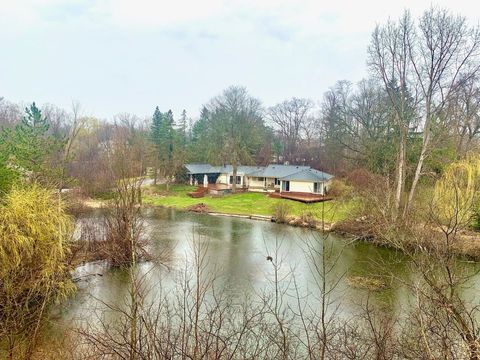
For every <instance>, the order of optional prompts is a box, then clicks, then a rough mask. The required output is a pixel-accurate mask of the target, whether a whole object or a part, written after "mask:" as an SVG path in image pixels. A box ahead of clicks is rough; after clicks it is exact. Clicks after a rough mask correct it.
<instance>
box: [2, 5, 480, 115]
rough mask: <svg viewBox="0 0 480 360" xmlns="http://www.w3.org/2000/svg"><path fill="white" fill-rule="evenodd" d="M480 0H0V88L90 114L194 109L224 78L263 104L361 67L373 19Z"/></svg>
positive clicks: (357, 74) (316, 91) (311, 94)
mask: <svg viewBox="0 0 480 360" xmlns="http://www.w3.org/2000/svg"><path fill="white" fill-rule="evenodd" d="M479 3H480V2H479V1H475V0H455V1H433V2H432V1H420V0H415V1H388V0H383V1H369V0H362V1H354V0H352V1H343V0H333V1H332V0H330V1H323V0H316V1H307V0H305V1H299V0H297V1H293V0H286V1H282V0H256V1H255V0H226V1H220V0H192V1H186V0H171V1H162V0H0V49H1V50H0V96H3V97H5V98H7V99H8V100H10V101H15V102H18V101H26V102H30V101H36V102H37V103H38V104H44V103H53V104H55V105H58V106H61V107H65V108H68V107H69V106H70V103H71V101H72V100H78V101H79V102H80V103H81V104H82V107H83V109H84V113H86V114H89V115H95V116H97V117H101V118H111V117H112V116H113V115H114V114H117V113H121V112H130V113H135V114H137V115H139V116H141V117H143V116H146V115H151V114H152V113H153V110H154V108H155V106H156V105H158V106H159V107H160V109H161V110H162V111H166V110H168V109H170V108H171V109H172V110H173V111H174V113H175V116H176V117H178V115H179V114H180V112H181V110H182V109H183V108H185V109H186V110H187V112H188V114H189V116H192V117H196V116H197V114H198V113H199V109H200V107H201V105H202V104H203V103H205V102H207V101H208V100H209V99H210V98H211V97H212V96H215V95H217V94H218V93H220V92H221V91H222V90H223V89H224V88H225V87H227V86H229V85H234V84H235V85H243V86H246V87H247V88H248V90H249V92H250V93H251V94H252V95H254V96H256V97H258V98H260V99H261V100H262V101H263V103H264V105H265V106H270V105H274V104H275V103H277V102H280V101H282V100H284V99H286V98H289V97H292V96H297V97H307V98H311V99H312V100H315V101H317V100H319V99H321V97H322V95H323V93H324V92H325V91H326V90H327V89H328V88H329V87H330V86H332V85H333V84H334V83H335V82H336V81H337V80H342V79H347V80H350V81H353V82H356V81H358V80H360V79H361V78H363V77H365V75H366V49H367V45H368V43H369V40H370V34H371V32H372V30H373V29H374V27H375V25H376V24H377V23H383V22H385V21H386V20H387V19H388V18H389V17H390V18H395V19H396V18H398V17H399V16H400V15H401V14H402V12H403V10H404V9H406V8H408V9H410V10H411V11H412V14H413V15H414V16H415V17H418V16H419V15H420V14H421V13H422V11H423V10H425V9H426V8H428V7H429V6H430V5H431V4H433V5H438V6H440V7H446V8H449V9H451V10H452V11H454V12H456V13H460V14H462V15H466V16H467V17H469V19H470V20H471V21H472V23H477V22H478V21H479V16H480V5H479Z"/></svg>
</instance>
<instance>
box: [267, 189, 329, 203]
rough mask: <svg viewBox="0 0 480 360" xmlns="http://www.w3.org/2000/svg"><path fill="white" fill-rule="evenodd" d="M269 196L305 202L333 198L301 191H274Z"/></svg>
mask: <svg viewBox="0 0 480 360" xmlns="http://www.w3.org/2000/svg"><path fill="white" fill-rule="evenodd" d="M270 197H272V198H276V199H288V200H294V201H300V202H302V203H305V204H310V203H316V202H322V201H329V200H333V198H332V197H331V196H323V195H320V194H311V193H301V192H275V193H271V194H270Z"/></svg>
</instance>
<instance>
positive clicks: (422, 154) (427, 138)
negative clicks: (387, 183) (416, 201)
mask: <svg viewBox="0 0 480 360" xmlns="http://www.w3.org/2000/svg"><path fill="white" fill-rule="evenodd" d="M431 117H432V115H431V112H430V103H429V102H427V117H426V121H425V129H424V130H423V143H422V150H421V152H420V157H419V158H418V162H417V168H416V169H415V176H414V178H413V182H412V187H411V188H410V193H409V194H408V199H407V202H406V203H405V208H404V209H403V217H405V216H406V215H407V213H408V210H409V209H410V207H411V204H412V202H413V197H414V196H415V191H416V189H417V185H418V180H420V175H421V174H422V169H423V163H424V162H425V159H426V158H427V155H428V154H427V152H428V147H429V145H430V134H431V132H430V123H431Z"/></svg>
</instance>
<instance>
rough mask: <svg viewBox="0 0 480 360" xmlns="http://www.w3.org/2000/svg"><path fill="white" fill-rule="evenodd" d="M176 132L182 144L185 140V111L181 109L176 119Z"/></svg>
mask: <svg viewBox="0 0 480 360" xmlns="http://www.w3.org/2000/svg"><path fill="white" fill-rule="evenodd" d="M178 132H179V136H180V139H181V143H182V144H183V145H185V144H186V142H187V111H186V110H185V109H183V111H182V114H181V115H180V120H179V121H178Z"/></svg>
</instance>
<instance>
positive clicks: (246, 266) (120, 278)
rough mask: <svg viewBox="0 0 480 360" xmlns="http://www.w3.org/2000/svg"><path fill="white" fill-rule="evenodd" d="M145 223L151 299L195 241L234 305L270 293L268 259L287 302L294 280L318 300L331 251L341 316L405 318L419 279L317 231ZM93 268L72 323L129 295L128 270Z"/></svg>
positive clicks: (152, 212)
mask: <svg viewBox="0 0 480 360" xmlns="http://www.w3.org/2000/svg"><path fill="white" fill-rule="evenodd" d="M87 218H89V219H90V220H92V219H93V220H95V219H97V221H98V222H100V220H99V219H100V218H101V214H100V213H99V212H92V213H91V214H89V215H87ZM144 219H145V229H146V237H147V238H148V239H149V240H150V244H151V250H152V252H153V253H154V254H155V255H156V256H157V257H158V258H159V259H160V261H161V263H162V264H163V265H164V266H160V267H155V266H153V264H151V263H144V264H142V265H141V266H139V268H138V271H139V272H140V273H141V274H147V275H146V276H145V279H146V281H147V282H148V287H149V288H150V289H153V290H154V291H153V292H152V293H153V294H156V291H159V290H160V289H162V290H163V291H167V292H168V289H173V288H174V286H175V284H177V285H178V281H179V278H180V277H181V274H182V273H183V270H184V268H185V263H186V262H187V263H188V262H190V263H191V262H192V261H193V248H192V244H193V243H194V242H201V243H202V244H204V245H205V246H206V253H205V256H206V267H205V270H206V272H207V273H209V274H210V275H211V276H212V277H214V278H215V279H216V286H217V288H218V289H221V290H223V291H224V292H225V295H226V296H228V297H230V298H231V299H240V298H243V297H245V296H249V295H250V296H256V294H259V293H264V292H266V293H269V292H270V293H271V292H272V284H271V281H272V280H273V278H274V273H273V263H272V262H271V261H268V260H267V256H272V257H273V259H274V261H275V262H276V263H277V264H278V265H279V267H278V273H277V275H278V278H279V279H280V281H281V286H282V289H284V290H285V291H286V295H287V297H288V296H289V295H294V294H295V289H294V288H293V282H292V274H293V275H294V276H295V281H296V285H297V287H298V290H299V292H300V295H301V296H302V297H305V296H309V297H311V298H312V299H313V301H315V298H318V295H319V289H318V284H317V282H316V281H318V274H317V275H315V271H312V270H315V269H318V268H321V265H322V263H321V262H322V252H323V251H324V250H325V249H328V252H329V254H330V255H331V259H336V261H335V263H336V264H335V267H334V270H333V271H332V273H331V274H330V276H331V277H332V279H333V281H334V282H335V281H336V279H338V278H339V277H343V279H342V280H341V281H340V282H339V283H338V286H337V287H336V289H335V292H334V293H333V294H332V298H333V299H337V300H339V302H340V301H341V303H342V308H341V309H342V310H341V311H342V312H344V313H345V314H347V315H348V314H351V313H354V312H355V310H356V309H358V304H359V303H360V302H361V300H362V299H364V298H365V297H366V296H367V295H368V296H370V298H371V299H372V301H376V302H378V303H382V304H383V305H384V306H387V307H388V308H390V309H391V310H392V311H401V308H402V306H404V305H406V304H407V302H408V296H407V292H406V291H405V288H404V287H403V285H402V283H403V282H405V281H407V280H409V279H410V278H411V277H413V276H415V270H414V269H413V270H412V268H411V264H409V262H408V260H407V259H406V257H405V256H403V255H402V254H401V253H399V252H397V251H394V250H390V249H386V248H379V247H376V246H373V245H370V244H367V243H353V244H351V243H349V242H348V241H347V240H346V239H343V238H339V237H338V236H336V235H333V234H330V235H328V236H326V237H324V236H322V235H321V234H320V233H318V232H312V231H310V230H307V229H302V228H294V227H290V226H286V225H280V224H275V223H270V222H264V221H254V220H248V219H240V218H231V217H223V216H210V215H203V214H193V213H186V212H176V211H174V210H169V209H147V210H145V213H144ZM312 256H313V258H311V257H312ZM332 261H333V260H332ZM88 266H90V267H92V266H93V267H94V266H97V267H98V268H88V267H87V268H85V269H78V270H77V271H84V272H88V271H93V272H102V273H103V276H94V277H92V278H91V279H89V280H88V281H85V282H81V284H80V291H79V292H78V294H77V296H76V297H75V298H74V299H73V300H72V301H71V302H70V303H69V304H68V309H67V317H70V318H82V319H84V320H85V319H88V317H89V315H90V314H91V313H92V312H91V309H92V308H95V307H96V306H99V304H101V302H102V301H104V302H105V303H109V304H112V303H117V304H119V303H123V302H124V299H125V297H126V296H127V295H128V289H129V281H130V280H129V274H128V271H121V270H106V268H105V266H104V264H97V265H88ZM468 266H471V265H468ZM354 276H367V277H375V278H379V279H381V280H382V281H383V282H384V283H386V284H388V285H389V286H387V287H386V288H385V289H383V290H381V291H377V292H373V293H371V294H369V292H368V291H367V290H363V289H359V288H355V287H352V286H349V284H348V283H347V281H345V279H347V278H348V277H354ZM473 284H474V286H470V287H469V288H468V290H466V291H467V292H468V293H470V294H475V292H476V291H477V290H478V281H475V282H474V283H473ZM470 285H472V283H470ZM152 296H158V294H157V295H152ZM119 305H121V304H119ZM314 307H315V306H314Z"/></svg>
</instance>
